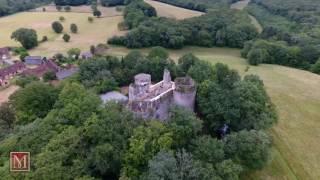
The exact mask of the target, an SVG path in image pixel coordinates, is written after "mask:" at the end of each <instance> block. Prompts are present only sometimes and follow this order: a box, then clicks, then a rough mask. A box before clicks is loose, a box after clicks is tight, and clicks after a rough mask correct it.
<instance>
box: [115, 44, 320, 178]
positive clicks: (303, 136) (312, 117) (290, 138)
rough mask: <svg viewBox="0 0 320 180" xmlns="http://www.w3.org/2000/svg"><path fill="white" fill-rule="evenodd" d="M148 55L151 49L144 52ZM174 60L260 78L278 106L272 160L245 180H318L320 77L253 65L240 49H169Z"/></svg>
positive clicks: (119, 52)
mask: <svg viewBox="0 0 320 180" xmlns="http://www.w3.org/2000/svg"><path fill="white" fill-rule="evenodd" d="M142 51H143V52H145V53H147V52H148V51H149V49H143V50H142ZM169 51H170V54H171V57H172V58H174V59H175V60H176V59H177V58H178V57H180V56H181V55H183V54H185V53H189V52H192V53H194V54H195V55H197V56H198V57H200V58H201V59H203V60H207V61H209V62H212V63H217V62H222V63H225V64H228V65H229V66H230V67H231V68H234V69H236V70H238V72H239V73H240V74H241V75H245V74H257V75H259V76H260V77H261V78H262V79H263V81H264V83H265V86H266V88H267V91H268V94H269V95H270V96H271V98H272V101H273V102H274V103H275V104H276V106H277V110H278V112H279V122H278V124H277V125H275V127H273V128H272V129H271V130H270V134H271V136H272V137H273V139H274V149H273V151H272V160H271V161H270V163H269V164H268V165H267V166H266V167H265V168H264V169H263V170H262V171H259V172H252V173H251V174H250V175H249V176H247V177H244V179H252V180H257V179H272V180H273V179H279V180H287V179H290V180H291V179H319V178H320V163H319V162H320V151H319V149H320V144H319V143H318V141H319V138H320V91H319V89H320V76H319V75H316V74H312V73H310V72H307V71H302V70H298V69H293V68H288V67H283V66H278V65H260V66H257V67H255V66H250V68H249V71H248V72H245V70H246V68H247V66H248V64H247V62H246V60H245V59H243V58H241V57H240V52H239V50H237V49H228V48H198V47H187V48H184V49H183V50H169ZM111 52H112V54H113V55H118V56H121V55H125V54H126V53H127V52H128V50H127V49H125V48H118V47H113V48H112V50H111Z"/></svg>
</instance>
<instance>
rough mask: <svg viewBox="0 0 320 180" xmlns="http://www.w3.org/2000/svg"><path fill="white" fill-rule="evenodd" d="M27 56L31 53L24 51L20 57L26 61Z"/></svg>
mask: <svg viewBox="0 0 320 180" xmlns="http://www.w3.org/2000/svg"><path fill="white" fill-rule="evenodd" d="M27 56H29V53H28V52H27V51H23V52H21V53H20V57H19V58H20V60H21V61H24V58H25V57H27Z"/></svg>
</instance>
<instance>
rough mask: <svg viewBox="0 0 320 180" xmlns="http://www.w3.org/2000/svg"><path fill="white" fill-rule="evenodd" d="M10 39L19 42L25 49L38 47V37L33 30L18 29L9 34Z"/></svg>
mask: <svg viewBox="0 0 320 180" xmlns="http://www.w3.org/2000/svg"><path fill="white" fill-rule="evenodd" d="M11 39H14V40H16V41H18V42H20V43H21V45H22V46H23V47H24V48H25V49H31V48H34V47H36V46H38V35H37V32H36V31H35V30H34V29H26V28H20V29H18V30H16V31H14V32H13V33H12V34H11Z"/></svg>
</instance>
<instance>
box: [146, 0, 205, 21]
mask: <svg viewBox="0 0 320 180" xmlns="http://www.w3.org/2000/svg"><path fill="white" fill-rule="evenodd" d="M144 1H145V2H146V3H148V4H150V5H151V6H153V7H154V8H156V10H157V15H158V16H161V17H168V18H174V19H187V18H192V17H196V16H201V15H203V14H204V13H203V12H199V11H193V10H189V9H185V8H180V7H176V6H172V5H169V4H166V3H162V2H158V1H153V0H144Z"/></svg>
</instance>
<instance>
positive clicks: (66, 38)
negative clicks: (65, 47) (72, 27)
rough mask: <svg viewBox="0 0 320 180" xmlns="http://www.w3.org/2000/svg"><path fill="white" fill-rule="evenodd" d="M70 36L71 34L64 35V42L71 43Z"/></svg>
mask: <svg viewBox="0 0 320 180" xmlns="http://www.w3.org/2000/svg"><path fill="white" fill-rule="evenodd" d="M70 38H71V37H70V35H69V34H64V35H63V37H62V39H63V40H64V42H69V41H70Z"/></svg>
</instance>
